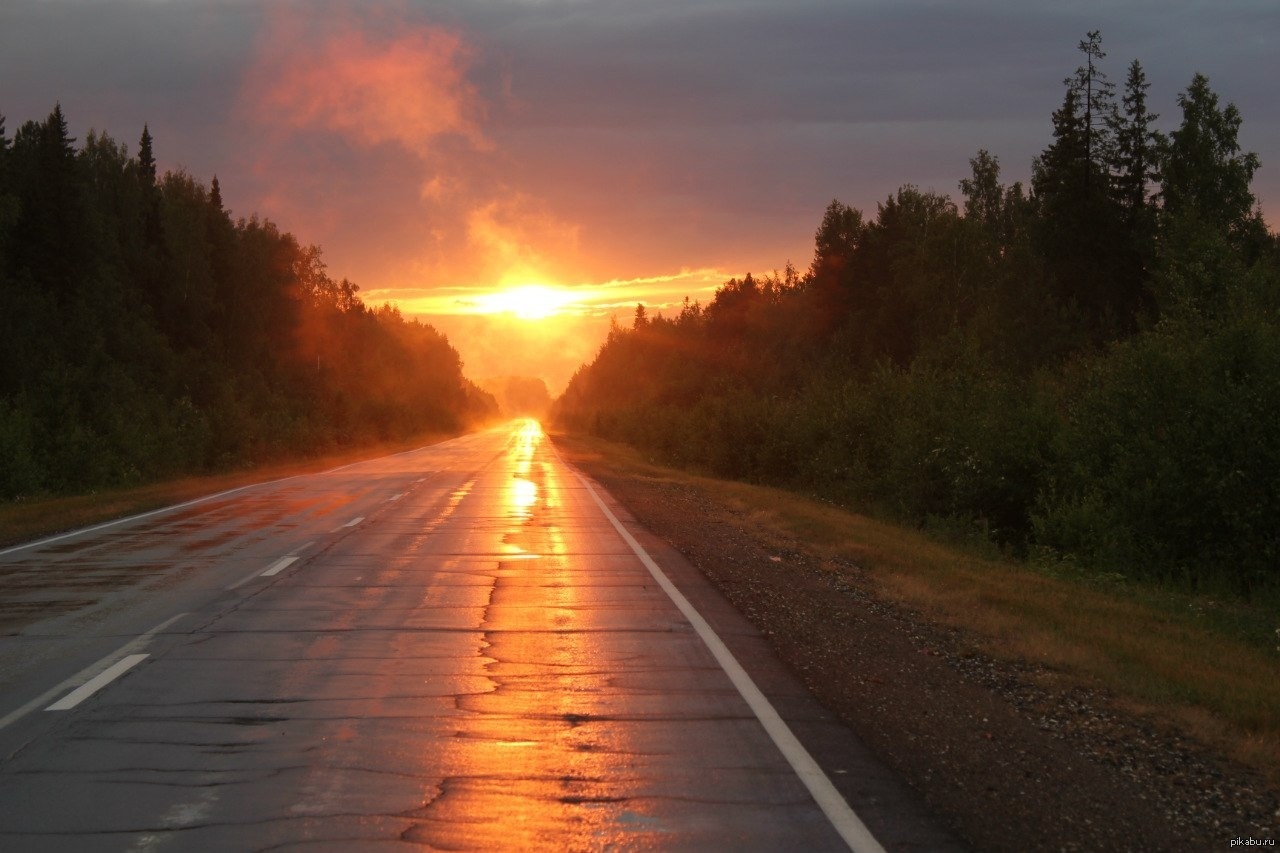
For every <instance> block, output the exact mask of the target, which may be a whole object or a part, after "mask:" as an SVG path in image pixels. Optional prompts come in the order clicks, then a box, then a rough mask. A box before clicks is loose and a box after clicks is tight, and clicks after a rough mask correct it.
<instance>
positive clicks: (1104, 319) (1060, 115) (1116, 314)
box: [1031, 30, 1132, 338]
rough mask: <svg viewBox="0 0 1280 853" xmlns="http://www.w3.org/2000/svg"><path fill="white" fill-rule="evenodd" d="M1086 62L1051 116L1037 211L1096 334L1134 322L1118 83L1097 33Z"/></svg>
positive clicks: (1050, 252)
mask: <svg viewBox="0 0 1280 853" xmlns="http://www.w3.org/2000/svg"><path fill="white" fill-rule="evenodd" d="M1080 50H1081V52H1082V53H1084V54H1085V57H1086V63H1085V64H1084V65H1082V66H1081V67H1080V68H1078V69H1077V70H1076V73H1075V74H1074V75H1073V76H1072V77H1068V78H1067V79H1066V80H1064V81H1063V83H1064V85H1065V86H1066V92H1065V94H1064V95H1063V101H1062V106H1061V107H1059V108H1058V109H1057V110H1056V111H1055V112H1054V113H1053V142H1052V143H1051V144H1050V145H1049V147H1048V148H1046V149H1045V151H1044V152H1043V153H1042V154H1041V155H1040V156H1039V157H1038V158H1036V160H1035V161H1034V162H1033V164H1032V171H1031V186H1032V191H1033V193H1034V196H1035V203H1036V207H1037V211H1038V214H1039V222H1038V224H1037V245H1038V246H1039V249H1040V252H1041V254H1042V255H1043V256H1044V258H1045V260H1046V261H1048V264H1049V268H1050V270H1051V272H1052V275H1053V277H1054V279H1055V281H1056V283H1057V290H1058V293H1059V295H1060V296H1061V297H1062V298H1063V299H1064V300H1065V301H1067V302H1068V303H1072V304H1074V305H1075V306H1076V308H1077V309H1078V310H1079V311H1080V312H1081V314H1082V316H1083V319H1084V320H1085V321H1086V323H1087V324H1088V326H1089V328H1090V332H1091V334H1092V335H1093V337H1095V338H1106V337H1110V336H1112V335H1114V333H1115V332H1116V331H1117V327H1120V328H1126V329H1127V328H1128V327H1129V326H1130V325H1131V320H1132V309H1131V308H1130V307H1129V303H1130V301H1131V300H1130V298H1129V296H1128V295H1127V294H1126V293H1125V290H1126V288H1125V287H1124V285H1123V284H1122V283H1121V281H1120V280H1119V279H1120V278H1121V272H1120V268H1121V266H1122V263H1121V260H1120V259H1121V256H1122V254H1123V251H1122V249H1121V244H1122V241H1120V240H1119V239H1118V231H1117V219H1118V216H1119V213H1118V209H1117V205H1116V202H1115V198H1114V196H1113V192H1112V187H1111V180H1110V162H1111V160H1112V159H1113V151H1114V149H1115V145H1114V140H1113V138H1112V135H1111V127H1112V126H1113V125H1114V122H1115V119H1114V112H1115V103H1114V94H1113V87H1112V85H1111V83H1110V82H1108V81H1107V79H1106V75H1105V74H1103V72H1102V70H1101V69H1100V68H1099V67H1098V64H1097V62H1098V60H1101V59H1102V58H1103V57H1105V56H1106V54H1105V53H1103V51H1102V48H1101V40H1100V36H1099V33H1098V32H1097V31H1096V30H1095V31H1093V32H1090V33H1089V34H1088V38H1087V39H1086V40H1085V41H1082V42H1080Z"/></svg>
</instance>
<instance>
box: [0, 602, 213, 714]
mask: <svg viewBox="0 0 1280 853" xmlns="http://www.w3.org/2000/svg"><path fill="white" fill-rule="evenodd" d="M186 615H187V614H186V613H179V614H178V615H177V616H172V617H170V618H168V619H166V620H164V621H163V622H161V623H160V624H159V625H157V626H155V627H154V628H152V629H151V630H150V631H147V632H146V633H145V634H141V635H139V636H138V637H135V638H134V639H132V640H130V641H129V642H127V643H125V644H124V645H123V646H121V647H120V648H118V649H116V650H115V651H114V652H112V653H111V654H109V655H107V656H106V657H104V658H102V659H101V660H99V661H97V662H96V663H92V664H90V665H89V666H86V667H85V668H84V669H82V670H80V671H79V672H77V673H76V674H75V675H73V676H71V677H70V678H68V679H65V680H63V681H60V682H59V683H57V684H55V685H54V686H53V687H50V688H49V689H48V690H46V691H45V692H43V693H41V694H40V695H39V696H37V697H36V698H34V699H32V700H31V701H29V702H27V703H26V704H24V705H22V706H21V707H18V708H15V709H14V710H12V711H10V712H9V713H7V714H5V715H4V716H3V717H0V729H3V728H5V727H6V726H9V725H11V724H12V723H14V722H16V721H17V720H20V719H22V718H23V717H25V716H26V715H27V714H30V713H31V712H32V711H34V710H35V709H36V708H39V707H40V706H41V705H43V704H45V703H46V702H48V701H49V700H50V699H52V698H54V697H55V696H57V695H59V694H61V693H64V692H66V691H67V690H69V689H71V688H74V687H78V686H79V685H81V684H84V683H85V682H86V681H88V680H89V679H90V678H93V677H94V676H95V675H97V674H98V673H100V672H102V671H103V670H104V669H106V668H107V667H108V666H110V665H111V664H112V663H114V662H115V661H117V660H119V659H120V658H121V657H123V656H125V655H127V654H129V653H131V652H136V651H137V650H138V649H141V648H142V647H143V646H145V645H146V644H147V643H148V642H149V641H150V640H151V638H152V637H154V636H155V635H156V634H158V633H160V632H161V631H163V630H164V629H165V628H168V627H169V626H170V625H172V624H173V623H174V622H177V621H178V620H179V619H181V618H182V617H183V616H186Z"/></svg>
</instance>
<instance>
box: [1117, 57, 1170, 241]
mask: <svg viewBox="0 0 1280 853" xmlns="http://www.w3.org/2000/svg"><path fill="white" fill-rule="evenodd" d="M1149 88H1151V84H1150V83H1148V82H1147V75H1146V73H1145V72H1144V71H1143V70H1142V64H1141V63H1139V62H1138V60H1136V59H1135V60H1134V61H1133V62H1132V63H1130V65H1129V76H1128V78H1126V80H1125V84H1124V97H1123V98H1122V103H1123V105H1124V112H1123V113H1116V115H1115V116H1114V118H1113V119H1112V122H1111V128H1112V134H1113V135H1114V137H1115V141H1116V145H1115V152H1114V155H1113V157H1112V161H1111V172H1112V174H1113V176H1114V182H1115V189H1116V199H1117V201H1118V202H1119V203H1120V206H1121V207H1122V208H1124V210H1125V211H1126V212H1127V213H1128V214H1129V215H1130V216H1137V215H1140V214H1142V213H1144V212H1149V211H1151V210H1152V205H1151V193H1150V192H1149V190H1148V187H1150V186H1151V184H1152V183H1153V182H1154V181H1157V180H1159V172H1158V170H1157V165H1158V159H1159V152H1160V147H1161V145H1162V144H1163V136H1162V134H1161V133H1160V132H1159V131H1157V130H1154V129H1152V125H1153V124H1154V123H1155V121H1156V119H1158V118H1160V116H1159V115H1158V114H1156V113H1153V112H1149V111H1148V110H1147V89H1149Z"/></svg>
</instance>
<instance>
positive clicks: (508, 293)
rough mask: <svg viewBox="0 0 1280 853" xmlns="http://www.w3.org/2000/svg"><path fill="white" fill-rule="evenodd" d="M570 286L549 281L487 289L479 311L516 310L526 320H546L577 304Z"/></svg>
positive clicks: (477, 309)
mask: <svg viewBox="0 0 1280 853" xmlns="http://www.w3.org/2000/svg"><path fill="white" fill-rule="evenodd" d="M574 301H575V299H574V294H573V292H572V291H570V290H566V289H564V288H559V287H550V286H548V285H545V284H522V285H519V286H518V287H508V288H506V289H504V290H497V291H494V292H493V293H487V294H485V295H483V296H480V297H478V298H477V299H476V300H475V303H476V312H477V313H479V314H514V315H515V316H517V317H519V318H520V319H522V320H544V319H546V318H547V317H551V316H554V315H555V314H559V313H560V312H561V311H562V310H563V309H564V308H566V307H567V306H569V305H571V304H573V302H574Z"/></svg>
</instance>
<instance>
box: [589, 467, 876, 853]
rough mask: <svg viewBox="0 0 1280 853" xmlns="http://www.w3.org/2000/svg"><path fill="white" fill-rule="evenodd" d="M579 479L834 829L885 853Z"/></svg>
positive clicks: (685, 602)
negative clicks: (684, 620) (731, 683)
mask: <svg viewBox="0 0 1280 853" xmlns="http://www.w3.org/2000/svg"><path fill="white" fill-rule="evenodd" d="M575 473H576V472H575ZM577 477H578V480H580V481H581V482H582V485H583V486H584V487H586V490H587V493H588V494H590V495H591V497H592V498H593V499H594V500H595V502H596V506H598V507H600V509H601V510H602V511H603V512H604V514H605V517H606V518H608V519H609V521H610V522H611V523H612V524H613V528H614V530H617V531H618V535H620V536H621V537H622V538H623V540H624V541H625V542H626V543H627V544H628V545H630V546H631V550H632V551H633V552H635V555H636V556H637V557H639V558H640V562H642V563H644V567H645V568H646V569H648V570H649V574H650V575H652V576H653V579H654V580H655V581H657V582H658V586H660V587H662V590H663V591H664V592H665V593H666V594H667V596H668V597H669V598H670V599H671V601H672V602H673V603H674V604H675V606H676V607H677V608H679V610H680V612H681V613H683V614H684V618H686V619H688V620H689V623H690V624H691V625H693V629H694V630H695V631H697V632H698V636H699V637H701V638H702V642H704V643H706V645H707V648H708V649H709V650H710V651H711V654H712V655H713V656H714V657H715V659H716V662H717V663H719V664H720V667H721V668H722V669H723V670H724V671H725V674H726V675H728V676H729V680H730V681H732V682H733V686H734V687H736V688H738V693H740V694H741V695H742V698H743V699H745V700H746V702H747V705H749V706H750V707H751V710H752V711H753V712H754V713H755V715H756V719H758V720H759V721H760V724H761V725H762V726H764V729H765V731H766V732H768V733H769V737H771V738H772V739H773V742H774V743H775V744H776V745H777V747H778V749H779V750H781V751H782V754H783V756H784V757H785V758H786V759H787V762H788V763H789V764H790V765H791V768H792V769H793V770H794V771H795V773H796V775H797V776H799V777H800V781H801V782H803V783H804V786H805V787H806V788H808V789H809V793H810V794H812V795H813V798H814V799H815V800H816V801H817V803H818V806H819V807H820V808H821V809H822V811H823V813H824V814H825V815H826V816H827V819H828V820H830V821H831V825H832V826H833V827H835V830H836V832H838V833H840V837H841V838H843V839H844V841H845V843H846V844H848V845H849V849H850V850H853V851H855V853H884V847H882V846H881V845H880V842H879V841H876V839H875V836H873V835H872V834H871V832H870V830H868V829H867V826H866V824H864V823H863V822H862V819H861V818H860V817H858V815H857V814H855V813H854V811H853V809H851V808H850V807H849V804H848V803H847V802H846V801H845V799H844V797H843V796H841V794H840V792H839V791H837V790H836V787H835V785H833V784H832V783H831V779H829V778H828V777H827V774H825V773H823V772H822V768H821V767H819V766H818V762H816V761H814V760H813V756H812V755H810V754H809V751H808V750H807V749H805V748H804V745H803V744H801V743H800V741H799V739H798V738H796V736H795V734H794V733H793V732H792V731H791V729H790V728H789V727H788V726H787V724H786V722H785V721H784V720H783V719H782V717H781V716H779V714H778V712H777V710H776V709H775V708H774V707H773V705H772V704H770V702H769V700H768V699H767V698H766V697H765V695H764V694H763V693H762V692H760V688H759V687H757V686H756V684H755V682H754V681H752V680H751V676H749V675H747V671H746V670H745V669H743V668H742V665H741V664H739V663H738V661H737V659H736V658H734V656H733V653H732V652H730V651H729V647H728V646H726V645H725V644H724V641H723V640H721V639H720V637H719V636H718V635H717V634H716V632H715V630H714V629H713V628H712V627H711V625H710V624H708V623H707V620H706V619H704V618H702V614H701V613H699V612H698V611H697V609H696V608H694V606H693V605H692V604H691V603H690V602H689V599H687V598H685V597H684V593H682V592H680V590H678V589H676V587H675V584H673V583H672V582H671V580H670V579H669V578H668V577H667V576H666V574H665V573H664V572H663V571H662V569H660V568H659V567H658V564H657V563H655V562H654V561H653V558H652V557H650V556H649V554H648V552H646V551H645V550H644V548H643V547H642V546H641V545H640V543H639V542H637V541H636V539H635V537H634V536H632V535H631V533H630V532H629V531H628V530H627V529H626V528H625V527H623V526H622V522H620V521H618V517H617V516H616V515H614V514H613V512H612V511H611V510H610V509H609V507H608V506H606V505H605V502H604V501H602V500H601V499H600V496H599V495H597V494H596V491H595V489H593V488H591V484H590V483H588V482H587V480H586V478H585V477H583V476H582V475H581V474H578V475H577Z"/></svg>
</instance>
